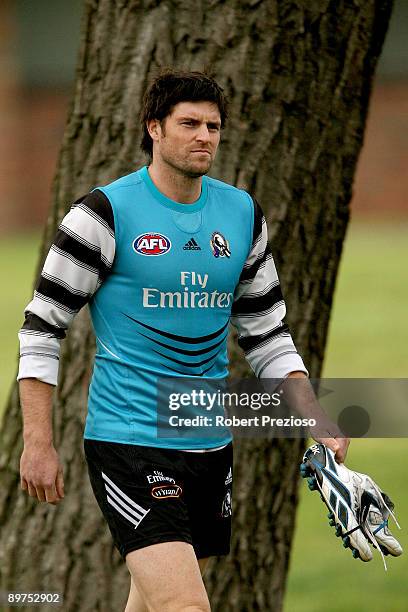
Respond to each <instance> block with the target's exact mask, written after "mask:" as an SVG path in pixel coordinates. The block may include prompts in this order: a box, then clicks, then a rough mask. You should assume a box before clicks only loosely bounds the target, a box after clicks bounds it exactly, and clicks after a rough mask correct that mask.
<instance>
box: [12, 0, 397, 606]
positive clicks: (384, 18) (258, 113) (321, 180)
mask: <svg viewBox="0 0 408 612" xmlns="http://www.w3.org/2000/svg"><path fill="white" fill-rule="evenodd" d="M391 5H392V0H354V1H351V0H245V1H242V0H241V1H240V2H239V1H238V0H224V1H222V0H184V1H183V2H181V1H180V0H173V1H170V0H169V1H164V0H163V1H160V0H86V2H85V14H84V19H83V29H82V36H81V42H80V56H79V64H78V70H77V78H76V87H75V93H74V98H73V103H72V106H71V109H70V113H69V119H68V123H67V127H66V131H65V136H64V140H63V144H62V149H61V154H60V158H59V163H58V169H57V174H56V179H55V183H54V206H53V207H52V210H51V211H50V214H49V218H48V222H47V226H46V230H45V236H44V242H43V247H42V255H41V261H40V265H41V263H42V261H43V258H44V256H45V253H46V251H47V249H48V247H49V244H50V241H51V240H52V237H53V235H54V232H55V230H56V227H57V225H58V223H59V221H60V219H61V217H62V216H63V214H64V213H65V212H66V210H67V208H68V207H69V206H70V203H71V202H72V201H74V200H75V199H76V198H77V197H79V196H81V195H82V194H84V193H86V192H88V191H89V189H90V188H92V187H93V186H96V185H99V184H102V183H104V182H107V181H108V180H110V179H113V178H116V177H118V176H120V175H121V174H125V173H128V172H130V171H132V170H134V169H135V168H137V167H139V166H140V165H142V164H143V163H144V159H142V157H141V153H140V152H139V148H138V143H139V140H140V127H139V123H138V114H139V109H140V104H141V96H142V94H143V91H144V89H145V88H146V85H147V83H148V81H149V79H150V77H151V76H152V75H153V74H155V72H156V70H157V68H158V67H161V66H163V65H170V66H176V67H185V68H191V69H203V68H204V67H210V68H211V69H212V70H213V72H214V74H215V76H216V78H217V79H218V80H219V82H220V83H221V84H222V85H223V86H224V87H225V89H226V92H227V94H228V96H229V97H230V100H231V112H230V119H229V123H228V127H227V129H226V130H225V133H224V134H223V144H222V146H221V149H220V151H219V154H218V159H217V161H216V164H215V166H214V169H213V172H212V175H213V176H216V177H218V178H220V179H221V180H225V181H227V182H231V183H233V184H236V185H238V186H241V187H244V188H247V189H249V190H250V191H251V192H253V193H254V194H255V195H256V197H257V199H258V200H259V201H260V202H261V205H262V207H263V208H264V211H265V214H266V216H267V218H268V220H269V228H270V239H271V246H272V250H273V252H274V255H275V259H276V261H277V266H278V271H279V272H280V278H281V282H282V286H283V290H284V295H285V298H286V301H287V304H288V313H289V314H288V322H289V324H290V327H291V329H292V332H293V336H294V339H295V342H296V344H297V347H298V349H299V351H300V353H301V354H302V355H303V357H304V360H305V363H306V364H307V365H308V368H309V370H310V373H311V375H312V376H313V377H316V376H318V375H319V373H320V371H321V366H322V361H323V356H324V349H325V342H326V334H327V327H328V321H329V316H330V309H331V304H332V296H333V290H334V286H335V279H336V274H337V269H338V264H339V259H340V255H341V250H342V243H343V239H344V235H345V232H346V227H347V222H348V218H349V202H350V198H351V188H352V180H353V175H354V171H355V167H356V161H357V158H358V154H359V151H360V148H361V145H362V139H363V132H364V126H365V120H366V114H367V107H368V101H369V95H370V90H371V85H372V80H373V73H374V68H375V65H376V62H377V59H378V56H379V53H380V50H381V46H382V43H383V39H384V36H385V32H386V29H387V25H388V21H389V16H390V12H391ZM231 349H232V359H233V372H234V374H235V375H237V374H241V373H243V372H244V371H245V368H246V366H245V365H243V361H242V358H241V357H239V356H238V354H237V351H236V349H234V347H231ZM92 354H93V339H92V334H91V331H90V328H89V319H88V315H87V312H85V311H84V312H82V313H81V314H80V315H79V316H78V317H77V318H76V320H75V323H74V325H73V327H72V329H71V331H70V334H69V336H68V338H67V340H66V341H65V342H64V343H63V359H62V364H61V377H60V380H61V383H60V386H59V387H58V392H57V394H56V398H55V410H54V432H55V444H56V448H57V449H58V451H59V454H60V457H61V459H62V462H63V465H64V475H65V481H66V497H65V499H64V502H63V503H61V504H60V505H58V506H57V507H54V506H49V505H45V504H40V503H37V502H33V500H32V499H31V498H30V497H28V496H27V494H26V493H23V492H22V491H21V490H20V489H19V458H20V455H21V451H22V437H21V417H20V408H19V402H18V393H17V388H16V387H14V389H13V391H12V395H11V398H10V402H9V405H8V407H7V411H6V414H5V417H4V422H3V431H2V449H1V453H0V469H1V472H0V525H1V539H0V567H1V584H0V589H2V590H3V591H4V590H18V589H22V588H23V589H24V590H26V591H27V590H31V591H39V590H43V591H55V590H58V591H61V592H62V593H63V594H64V597H65V604H64V608H63V609H64V610H65V611H66V612H70V611H75V612H78V611H80V612H88V611H92V612H94V611H95V610H100V611H103V612H105V611H106V612H108V611H109V612H110V611H113V610H115V611H116V610H118V611H119V610H121V609H123V608H124V603H125V601H126V597H127V592H128V585H129V577H128V572H127V569H126V567H125V566H124V564H123V563H122V561H121V559H120V557H119V554H118V553H117V552H116V550H115V549H114V548H113V544H112V541H111V537H110V535H109V534H108V532H107V528H106V526H105V523H104V521H103V519H102V518H101V515H100V512H99V509H98V508H97V505H96V502H95V500H94V498H93V495H92V493H91V490H90V485H89V482H88V476H87V473H86V468H85V461H84V457H83V452H82V442H81V437H82V432H83V427H84V420H85V414H86V396H87V388H88V382H89V378H90V372H91V367H92ZM236 449H237V453H236V458H237V460H236V470H235V478H234V482H235V488H234V536H233V544H232V554H231V555H230V557H229V558H228V559H226V560H223V561H222V562H220V564H219V565H217V567H216V568H215V566H214V565H213V566H211V567H210V571H209V573H208V576H207V579H206V583H207V586H208V590H209V593H210V599H211V602H212V608H213V610H216V611H222V612H225V611H230V610H231V611H234V612H235V611H239V610H242V611H248V610H250V611H252V610H262V611H273V612H277V611H279V610H281V609H282V601H283V595H284V590H285V582H286V574H287V568H288V563H289V555H290V548H291V543H292V535H293V527H294V520H295V512H296V505H297V500H298V484H299V478H298V475H297V474H298V463H299V459H300V455H301V452H302V449H303V441H302V440H274V441H272V442H265V441H260V440H257V441H252V440H250V441H248V440H247V441H244V442H243V441H239V442H238V443H237V445H236ZM5 609H6V608H5ZM24 609H28V608H24ZM39 609H42V608H41V607H40V608H39Z"/></svg>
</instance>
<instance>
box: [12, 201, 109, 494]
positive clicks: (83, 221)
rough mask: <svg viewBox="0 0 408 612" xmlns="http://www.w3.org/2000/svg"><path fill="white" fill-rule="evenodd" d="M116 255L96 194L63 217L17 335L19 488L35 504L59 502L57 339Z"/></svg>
mask: <svg viewBox="0 0 408 612" xmlns="http://www.w3.org/2000/svg"><path fill="white" fill-rule="evenodd" d="M114 254H115V234H114V220H113V212H112V208H111V205H110V202H109V200H108V199H107V198H106V196H105V195H104V194H103V193H102V192H100V191H99V190H96V191H94V192H92V193H91V194H89V195H88V196H86V197H85V198H81V199H80V200H78V201H77V202H75V204H74V205H73V206H72V208H71V210H70V212H69V213H68V214H67V215H66V216H65V217H64V219H63V221H62V223H61V225H60V227H59V230H58V233H57V235H56V237H55V240H54V242H53V244H52V246H51V249H50V251H49V253H48V256H47V258H46V260H45V263H44V267H43V270H42V273H41V276H40V279H39V282H38V284H37V288H36V291H35V292H34V297H33V299H32V301H31V302H30V303H29V304H28V306H27V307H26V309H25V321H24V325H23V327H22V329H21V330H20V333H19V339H20V368H19V373H18V380H19V384H20V398H21V406H22V412H23V435H24V451H23V454H22V457H21V463H20V474H21V487H22V489H24V490H27V491H28V493H29V495H31V496H32V497H37V498H38V499H39V500H40V501H48V502H50V503H56V502H58V501H59V500H60V499H61V498H62V496H63V477H62V468H61V465H60V463H59V460H58V456H57V453H56V450H55V448H54V445H53V437H52V396H53V389H54V386H55V385H56V384H57V379H58V364H59V352H60V343H61V339H63V338H64V337H65V331H66V329H67V328H68V327H69V325H70V324H71V322H72V320H73V318H74V316H75V315H76V314H77V312H78V311H79V310H80V309H81V308H82V307H83V306H84V305H85V304H86V303H87V302H88V301H89V299H90V298H91V297H92V296H93V295H94V293H95V292H96V291H97V290H98V288H99V287H100V285H101V284H102V282H103V281H104V279H105V278H106V276H107V275H108V273H109V271H110V269H111V266H112V263H113V259H114Z"/></svg>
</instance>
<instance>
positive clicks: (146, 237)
mask: <svg viewBox="0 0 408 612" xmlns="http://www.w3.org/2000/svg"><path fill="white" fill-rule="evenodd" d="M133 249H134V250H135V251H136V253H139V255H164V254H165V253H168V252H169V251H170V249H171V242H170V240H169V238H167V236H163V234H157V233H156V232H149V233H147V234H140V236H138V237H137V238H135V240H134V241H133Z"/></svg>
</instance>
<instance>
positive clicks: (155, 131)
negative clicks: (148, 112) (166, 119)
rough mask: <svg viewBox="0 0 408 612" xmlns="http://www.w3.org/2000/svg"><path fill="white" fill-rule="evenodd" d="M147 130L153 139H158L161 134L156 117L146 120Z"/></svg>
mask: <svg viewBox="0 0 408 612" xmlns="http://www.w3.org/2000/svg"><path fill="white" fill-rule="evenodd" d="M146 127H147V131H148V132H149V135H150V138H151V139H152V140H153V141H158V140H159V136H160V134H161V125H160V121H159V120H158V119H149V121H146Z"/></svg>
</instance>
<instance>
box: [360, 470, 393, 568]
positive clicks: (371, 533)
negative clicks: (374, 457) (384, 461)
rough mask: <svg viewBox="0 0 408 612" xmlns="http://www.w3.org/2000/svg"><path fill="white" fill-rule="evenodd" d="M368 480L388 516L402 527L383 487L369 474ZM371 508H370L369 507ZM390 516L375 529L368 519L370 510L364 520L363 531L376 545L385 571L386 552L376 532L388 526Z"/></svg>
mask: <svg viewBox="0 0 408 612" xmlns="http://www.w3.org/2000/svg"><path fill="white" fill-rule="evenodd" d="M367 481H368V483H369V484H370V486H371V487H372V488H373V489H374V491H375V493H376V494H377V501H379V505H380V506H381V505H382V506H383V507H384V509H385V510H386V511H387V512H388V517H389V516H392V518H393V519H394V521H395V524H396V525H397V527H398V529H401V527H400V524H399V523H398V521H397V518H396V516H395V514H394V512H393V511H392V509H391V508H394V504H393V503H392V501H391V500H390V499H389V498H388V497H387V496H385V494H383V492H382V491H381V489H380V488H379V487H378V486H377V485H376V483H375V482H374V480H372V479H371V478H370V477H369V476H367ZM385 497H386V498H387V500H388V501H389V504H387V502H386V501H385ZM368 509H369V508H368ZM378 509H379V511H380V513H381V515H382V517H383V518H384V514H383V512H384V510H382V509H381V507H379V508H378ZM388 517H387V518H384V521H383V523H381V525H380V526H379V527H378V528H377V529H375V530H374V531H373V530H372V529H371V525H370V523H369V521H368V512H367V514H366V517H365V520H364V529H363V533H365V534H367V536H368V538H369V540H370V541H371V543H372V545H373V546H374V548H376V549H377V550H378V551H379V553H380V555H381V557H382V560H383V564H384V569H385V571H387V563H386V561H385V557H384V553H383V551H382V550H381V546H380V544H379V543H378V542H377V540H376V539H375V534H376V533H377V532H378V531H380V529H382V527H384V529H385V527H388Z"/></svg>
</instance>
